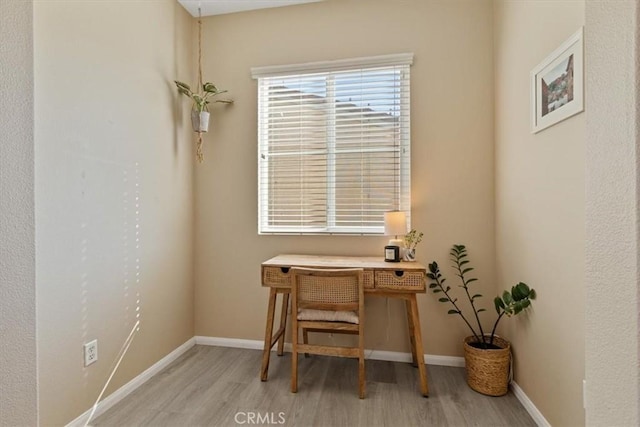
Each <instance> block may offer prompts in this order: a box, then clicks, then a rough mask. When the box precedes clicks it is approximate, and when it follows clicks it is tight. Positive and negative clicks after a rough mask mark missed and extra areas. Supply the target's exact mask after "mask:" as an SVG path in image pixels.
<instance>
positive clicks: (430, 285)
mask: <svg viewBox="0 0 640 427" xmlns="http://www.w3.org/2000/svg"><path fill="white" fill-rule="evenodd" d="M436 286H438V285H437V284H436V283H429V289H433V288H435V287H436Z"/></svg>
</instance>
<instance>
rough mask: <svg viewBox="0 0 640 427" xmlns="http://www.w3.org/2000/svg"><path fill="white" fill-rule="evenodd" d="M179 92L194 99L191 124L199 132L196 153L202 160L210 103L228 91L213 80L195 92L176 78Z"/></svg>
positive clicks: (220, 100) (221, 100)
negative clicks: (221, 88) (203, 137)
mask: <svg viewBox="0 0 640 427" xmlns="http://www.w3.org/2000/svg"><path fill="white" fill-rule="evenodd" d="M174 83H175V84H176V87H177V88H178V93H180V94H182V95H184V96H186V97H188V98H190V99H191V100H192V101H193V106H192V108H191V126H193V131H194V132H197V133H198V145H197V152H196V155H197V157H198V161H200V162H202V160H203V159H204V156H203V154H202V133H203V132H207V131H208V130H209V107H208V105H209V103H210V102H212V100H211V98H213V97H214V96H217V95H220V94H221V93H226V92H227V91H226V90H219V89H218V88H217V87H216V85H214V84H213V83H211V82H206V83H204V84H203V85H202V91H201V92H193V90H191V87H190V86H189V85H188V84H186V83H183V82H180V81H178V80H174ZM213 102H221V103H225V104H231V103H232V102H233V101H232V100H230V99H216V100H213Z"/></svg>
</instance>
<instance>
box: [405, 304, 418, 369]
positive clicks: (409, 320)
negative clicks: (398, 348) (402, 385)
mask: <svg viewBox="0 0 640 427" xmlns="http://www.w3.org/2000/svg"><path fill="white" fill-rule="evenodd" d="M404 302H405V306H406V308H407V323H408V325H409V341H410V342H411V364H412V365H413V366H414V367H416V368H417V367H418V358H417V357H416V340H415V338H414V335H415V332H414V327H413V316H412V315H411V303H410V302H409V300H404Z"/></svg>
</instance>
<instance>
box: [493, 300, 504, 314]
mask: <svg viewBox="0 0 640 427" xmlns="http://www.w3.org/2000/svg"><path fill="white" fill-rule="evenodd" d="M493 305H494V306H495V307H496V313H498V314H500V310H501V309H504V302H502V298H500V297H495V298H494V299H493Z"/></svg>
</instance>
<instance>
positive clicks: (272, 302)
mask: <svg viewBox="0 0 640 427" xmlns="http://www.w3.org/2000/svg"><path fill="white" fill-rule="evenodd" d="M277 296H278V292H277V291H276V288H269V308H267V327H266V330H265V332H264V350H262V369H261V370H260V379H261V380H262V381H266V380H267V376H268V375H269V356H270V353H271V334H272V333H273V317H274V312H275V311H276V298H277Z"/></svg>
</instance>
